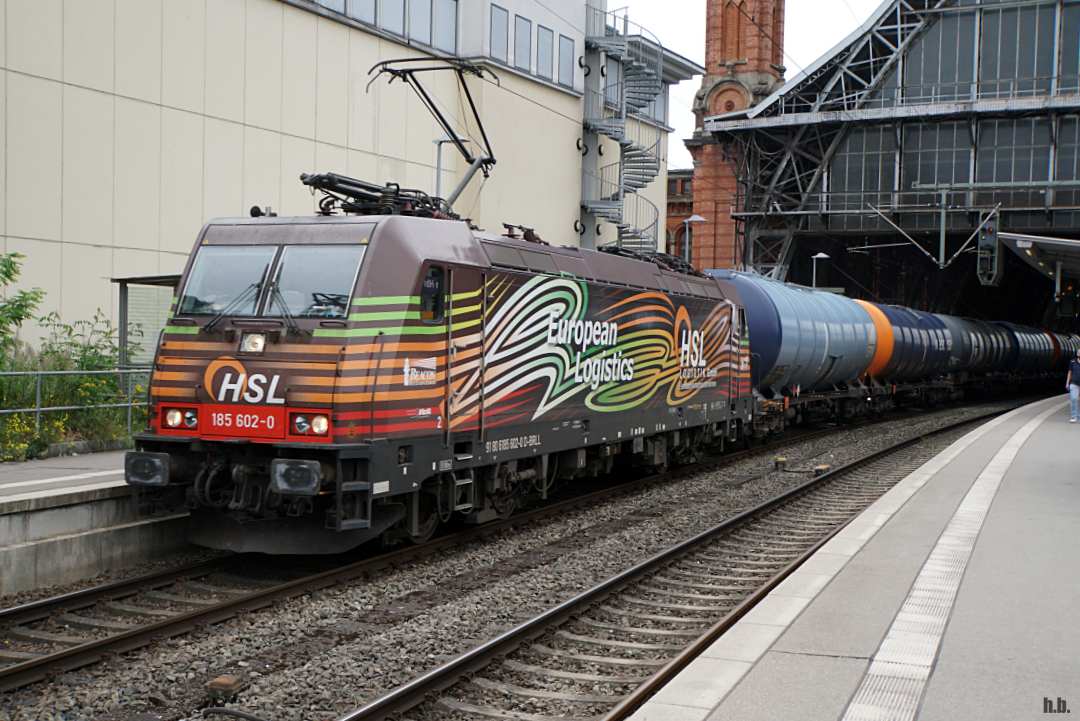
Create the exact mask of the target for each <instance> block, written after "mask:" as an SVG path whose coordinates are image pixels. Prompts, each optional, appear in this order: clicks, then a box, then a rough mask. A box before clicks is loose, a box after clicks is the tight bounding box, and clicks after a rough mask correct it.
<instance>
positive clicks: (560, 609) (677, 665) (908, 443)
mask: <svg viewBox="0 0 1080 721" xmlns="http://www.w3.org/2000/svg"><path fill="white" fill-rule="evenodd" d="M1002 412H1003V411H993V412H990V413H986V414H981V415H979V416H976V417H973V418H967V419H964V420H962V421H959V422H956V423H950V424H947V425H945V426H943V427H938V428H934V429H932V430H928V431H924V432H921V433H917V434H916V435H914V436H912V437H910V438H907V439H905V440H903V441H901V442H899V443H895V444H892V445H890V446H888V447H887V448H883V449H881V450H878V451H875V452H872V453H870V454H868V455H866V456H863V457H861V458H858V459H856V460H854V461H852V462H850V463H847V464H845V465H844V466H841V467H838V468H836V469H833V470H831V471H829V472H827V473H824V474H822V475H820V476H817V477H815V478H813V479H811V480H809V481H807V482H805V483H802V484H800V485H798V486H796V487H794V488H791V489H789V490H787V491H785V492H783V493H781V494H779V495H777V496H775V497H773V498H771V499H769V500H767V501H765V502H764V503H762V504H760V505H757V506H755V507H753V508H750V509H747V510H745V511H743V512H741V513H739V514H737V515H735V516H733V517H731V518H728V519H726V520H724V521H722V522H720V523H719V524H717V525H716V526H714V527H712V528H710V529H707V530H705V531H703V532H701V533H698V534H697V535H695V536H693V537H692V538H689V539H687V540H685V541H682V542H680V543H677V544H675V545H673V546H671V547H669V548H668V549H666V550H663V551H660V552H659V553H657V554H655V555H653V556H651V557H650V558H648V559H645V560H643V561H642V562H640V563H639V564H637V565H636V566H634V567H633V568H630V569H626V570H624V571H622V572H620V573H618V574H616V575H614V576H612V577H610V578H608V579H606V580H604V581H602V582H600V583H599V584H597V585H596V586H593V587H592V588H590V589H588V590H586V591H584V592H582V593H580V594H579V595H577V596H575V597H573V598H571V599H569V600H567V601H564V602H562V603H560V604H559V605H557V606H554V607H552V608H549V609H548V610H546V611H544V612H542V613H540V614H539V615H537V616H535V617H534V618H532V619H530V620H528V621H525V622H524V623H522V624H520V625H518V626H516V627H514V628H512V629H510V630H509V631H506V632H504V633H503V634H501V635H499V636H497V637H495V638H493V639H491V640H489V641H487V642H485V643H483V644H481V645H479V646H477V647H475V648H473V649H472V650H470V651H467V652H465V653H463V654H461V655H459V656H457V657H455V658H453V659H451V660H449V661H447V662H446V663H444V664H443V665H441V666H439V667H438V668H435V669H433V670H430V671H427V672H426V673H424V674H422V675H420V676H418V677H417V678H415V679H413V680H412V681H410V682H408V683H406V684H404V685H402V686H399V687H397V688H395V689H393V690H392V691H390V692H388V693H386V694H384V695H382V696H380V697H378V698H376V699H374V700H372V701H370V702H369V703H367V704H366V705H365V706H363V707H361V708H359V709H356V710H354V711H351V712H349V713H347V714H345V715H343V716H341V717H340V718H339V719H338V721H377V720H381V719H385V718H388V717H390V716H391V715H393V714H395V713H403V712H406V711H409V710H411V709H413V708H414V707H416V706H418V705H419V704H421V703H423V702H424V701H426V700H428V699H432V698H433V695H434V694H436V693H438V692H441V691H444V690H446V689H449V688H450V687H451V686H453V685H454V684H456V683H457V682H458V681H460V680H461V679H462V678H466V677H469V676H470V675H472V674H475V673H476V672H478V671H479V670H480V669H483V668H485V667H486V666H488V665H489V664H491V663H493V662H494V661H495V660H496V659H500V658H503V657H505V656H506V655H508V654H510V653H511V652H513V651H514V650H515V649H518V648H519V647H521V646H522V645H523V644H526V643H528V642H530V641H532V640H535V639H537V638H539V637H540V636H541V635H542V634H543V633H545V632H547V631H549V630H551V629H553V628H555V627H558V626H560V625H562V624H564V623H566V622H567V621H568V620H570V619H572V618H575V617H577V616H579V615H580V614H581V613H582V612H583V611H584V610H586V609H587V608H591V607H593V606H595V605H596V604H598V603H599V602H601V601H603V600H605V599H608V598H609V597H611V596H613V594H615V593H616V592H617V591H619V590H620V589H623V588H626V587H628V586H629V584H632V583H636V582H638V581H639V580H640V579H642V578H645V577H648V576H649V575H650V574H653V573H655V572H657V571H658V570H659V569H662V568H665V567H666V566H668V565H669V564H671V563H672V561H674V560H675V559H678V558H680V557H682V556H684V555H685V554H687V553H688V552H690V551H692V550H693V549H695V548H699V547H701V546H703V545H704V544H705V543H706V542H711V541H713V540H714V539H717V538H719V537H721V536H722V534H726V533H729V532H731V531H732V530H734V529H739V528H743V527H745V526H746V525H747V524H749V523H751V522H753V521H754V520H755V519H757V518H759V517H762V516H764V515H766V514H767V513H769V512H771V511H773V510H775V509H779V508H782V507H784V506H785V504H788V503H791V502H792V501H796V500H798V499H800V498H804V497H807V495H808V494H810V493H813V492H816V491H818V490H819V489H822V488H827V487H828V484H831V483H833V482H835V481H837V480H840V479H843V478H845V477H846V476H848V475H850V474H852V473H853V472H855V471H857V470H860V469H862V468H864V467H869V466H870V464H872V463H874V462H878V461H880V460H882V459H885V458H887V457H889V456H890V455H892V454H895V453H898V452H900V451H903V450H906V449H908V448H911V447H912V446H914V445H916V444H918V443H920V442H921V441H923V440H925V439H928V438H930V437H932V436H936V435H940V434H942V433H946V432H949V431H953V430H957V429H959V428H962V427H964V426H967V425H970V424H973V423H977V422H980V421H986V420H989V419H990V418H993V417H995V416H997V415H1000V414H1001V413H1002ZM905 475H906V474H905ZM896 480H897V481H898V480H900V479H899V478H897V479H896ZM881 492H884V489H882V491H881ZM869 503H870V501H867V503H866V505H869ZM858 510H861V508H860V509H858ZM858 510H856V511H855V512H853V513H852V514H851V515H850V516H849V517H846V518H845V519H843V520H841V521H838V522H837V523H836V524H835V527H834V528H832V529H831V530H830V531H828V532H827V533H825V534H823V535H822V536H821V537H819V538H816V539H814V540H813V541H812V542H808V543H807V546H808V548H806V549H805V550H804V552H802V553H801V554H800V555H799V556H798V557H797V558H795V559H794V560H793V561H792V562H790V563H789V564H787V565H786V566H784V567H783V568H780V569H779V570H778V571H777V572H776V573H774V574H773V575H772V576H771V578H769V579H768V580H767V581H766V582H765V583H764V584H761V585H760V587H759V588H757V589H755V590H754V591H752V592H750V593H749V594H748V596H747V598H746V599H744V600H743V602H741V603H740V604H739V605H738V606H737V607H735V608H734V609H733V610H732V611H731V612H729V613H728V614H726V615H725V617H724V618H722V619H720V620H719V621H718V622H716V623H714V624H713V625H712V626H710V627H709V629H708V630H707V631H706V632H705V634H704V635H702V636H700V637H698V638H697V639H696V640H695V641H693V642H692V643H691V644H690V645H689V646H688V647H686V648H684V649H683V650H682V651H681V652H680V653H679V654H678V655H677V656H675V657H674V658H672V659H671V660H670V661H668V662H667V663H665V664H664V665H663V666H662V667H661V668H659V669H658V670H657V671H656V672H655V673H654V674H652V675H651V676H649V677H648V678H646V679H645V680H644V682H643V683H642V684H641V685H639V686H638V687H637V689H636V690H635V691H634V692H632V693H631V694H630V695H629V696H627V697H623V698H621V699H615V698H613V699H612V701H613V702H616V701H617V703H615V704H614V706H613V708H611V710H610V711H609V712H608V713H607V714H606V715H604V716H603V721H623V720H624V719H627V718H629V716H630V715H631V714H632V713H633V712H634V711H635V710H636V709H637V707H639V706H640V705H641V704H642V703H643V702H644V701H645V700H646V699H647V698H648V697H649V696H651V695H652V694H653V693H654V692H655V691H656V690H657V689H658V688H659V687H660V686H662V685H663V684H664V683H666V682H667V681H669V680H670V679H671V678H672V677H674V675H675V674H677V673H678V671H680V670H681V669H682V668H684V667H685V666H686V665H687V664H688V663H689V662H690V661H691V660H692V659H693V658H694V657H696V656H697V655H698V654H700V652H701V651H702V650H704V648H706V647H707V646H708V645H709V644H710V643H712V641H713V640H715V639H716V638H717V637H719V636H720V635H721V634H722V633H723V632H724V631H725V630H727V628H729V627H730V626H731V625H732V624H733V623H734V621H735V620H737V619H738V618H740V617H741V616H742V615H744V614H745V613H746V612H748V611H749V609H750V608H752V607H753V606H754V605H755V604H756V603H757V602H758V601H760V600H761V599H762V598H764V597H765V596H766V595H767V593H768V591H769V590H771V589H772V588H775V586H776V585H778V584H779V583H780V582H781V581H782V580H783V579H784V578H786V577H787V576H788V575H789V574H790V573H791V572H792V571H794V570H795V569H796V568H797V567H798V566H799V565H800V564H801V563H802V562H804V561H805V560H807V559H808V558H809V557H810V556H811V555H812V554H813V552H814V551H815V550H817V549H818V548H820V547H821V546H822V545H823V544H824V543H825V542H827V541H828V539H829V538H831V537H832V535H833V534H835V533H836V532H837V531H839V530H840V529H841V528H842V527H843V526H844V525H845V524H846V523H847V522H848V520H850V518H853V517H854V516H856V515H858ZM621 668H623V667H622V666H620V669H621ZM485 715H491V714H489V713H485ZM505 717H509V714H507V715H506V716H505ZM536 717H539V716H536ZM593 718H599V717H597V716H595V715H594V716H593Z"/></svg>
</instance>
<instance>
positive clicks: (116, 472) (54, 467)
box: [0, 451, 187, 605]
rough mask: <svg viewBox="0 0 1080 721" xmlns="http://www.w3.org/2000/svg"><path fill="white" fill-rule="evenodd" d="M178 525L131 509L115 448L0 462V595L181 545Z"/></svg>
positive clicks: (181, 519) (176, 516) (179, 516)
mask: <svg viewBox="0 0 1080 721" xmlns="http://www.w3.org/2000/svg"><path fill="white" fill-rule="evenodd" d="M186 523H187V514H186V513H173V514H163V515H158V516H152V517H146V516H144V515H142V514H140V513H139V509H138V508H137V507H136V503H135V499H134V496H133V494H132V491H131V488H130V487H129V486H128V485H127V484H126V483H124V453H123V452H122V451H119V452H108V453H88V454H85V455H80V456H62V457H59V458H49V459H45V460H35V461H26V462H24V463H4V464H0V596H3V595H6V594H10V593H17V592H21V591H29V590H33V589H38V588H43V587H46V586H52V585H56V584H61V583H68V582H71V581H78V580H82V579H85V578H89V577H92V576H95V575H97V574H99V573H102V572H105V571H109V570H114V569H118V568H123V567H126V566H130V565H133V564H136V563H140V562H142V561H147V560H152V559H154V558H157V557H159V556H161V555H164V554H167V553H171V552H174V551H177V550H180V549H183V548H185V547H186V546H187V541H186V538H187V525H186ZM0 605H3V604H0Z"/></svg>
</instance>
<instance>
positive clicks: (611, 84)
mask: <svg viewBox="0 0 1080 721" xmlns="http://www.w3.org/2000/svg"><path fill="white" fill-rule="evenodd" d="M605 68H606V71H605V77H604V80H603V83H604V99H605V100H606V101H607V102H608V103H609V104H611V105H616V106H617V105H618V104H619V89H620V84H621V83H622V63H621V62H619V59H618V58H614V57H612V56H610V55H609V56H608V58H607V64H606V65H605Z"/></svg>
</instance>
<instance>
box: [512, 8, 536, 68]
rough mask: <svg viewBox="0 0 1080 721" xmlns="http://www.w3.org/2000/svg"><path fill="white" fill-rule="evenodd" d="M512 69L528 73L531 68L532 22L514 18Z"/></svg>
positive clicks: (518, 17)
mask: <svg viewBox="0 0 1080 721" xmlns="http://www.w3.org/2000/svg"><path fill="white" fill-rule="evenodd" d="M514 67H516V68H518V69H520V70H524V71H525V72H528V71H529V69H530V68H531V67H532V22H531V21H529V20H526V19H525V18H523V17H521V16H520V15H515V16H514Z"/></svg>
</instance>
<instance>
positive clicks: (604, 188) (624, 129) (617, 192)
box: [582, 6, 664, 251]
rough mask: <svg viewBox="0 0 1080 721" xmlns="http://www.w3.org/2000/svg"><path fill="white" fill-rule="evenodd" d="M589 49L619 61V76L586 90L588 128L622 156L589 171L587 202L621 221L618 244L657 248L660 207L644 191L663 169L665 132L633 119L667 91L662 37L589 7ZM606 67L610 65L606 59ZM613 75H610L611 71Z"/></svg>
mask: <svg viewBox="0 0 1080 721" xmlns="http://www.w3.org/2000/svg"><path fill="white" fill-rule="evenodd" d="M588 12H589V17H588V26H587V33H586V37H585V45H586V48H587V49H591V50H596V51H598V52H599V53H600V54H601V58H613V59H615V60H616V61H617V62H618V65H619V67H620V71H619V72H618V73H617V75H618V77H614V78H613V77H609V76H608V77H605V78H604V82H602V83H601V87H600V89H599V90H597V89H595V88H587V89H586V92H585V127H586V128H587V129H588V130H591V131H593V132H596V133H598V134H600V135H604V136H606V137H608V138H611V139H612V140H614V141H615V142H616V143H618V145H619V150H620V153H619V160H618V161H616V162H614V163H610V164H607V165H604V166H602V167H601V168H600V171H599V173H598V174H593V173H586V177H585V188H584V192H583V197H582V207H584V208H585V210H586V211H588V212H590V213H592V214H593V215H595V216H596V217H597V218H598V219H601V220H604V221H607V222H609V223H612V224H613V225H615V227H616V228H617V229H618V245H620V246H621V247H624V248H628V249H631V250H638V251H654V250H656V248H657V241H658V235H659V222H660V211H659V209H657V207H656V206H655V205H653V203H651V202H650V201H649V200H648V199H647V198H645V197H644V196H642V195H639V194H638V191H639V190H641V189H643V188H645V187H646V186H647V185H649V184H650V183H651V182H652V181H653V180H654V179H655V178H656V177H657V176H658V175H659V174H660V169H661V165H660V163H661V159H660V153H661V148H662V146H661V142H662V140H663V131H662V130H661V129H659V128H657V127H655V126H654V125H652V124H650V123H645V122H632V123H631V122H628V118H630V117H631V116H632V115H633V114H634V113H637V112H639V111H641V110H643V109H644V108H646V107H647V106H648V105H649V104H650V103H651V102H653V101H654V100H656V99H657V98H659V97H660V95H661V93H662V92H663V89H664V85H663V70H664V55H663V48H662V46H661V44H660V41H659V40H657V39H656V38H655V37H654V36H653V35H652V34H651V33H649V32H648V31H647V30H645V29H644V28H641V27H640V26H637V25H635V24H633V23H631V22H629V21H628V20H627V19H626V17H625V16H619V15H617V14H616V13H613V12H607V11H603V10H600V9H599V8H594V7H591V6H590V7H589V8H588ZM601 67H603V68H605V69H606V67H607V65H606V63H603V62H602V63H601ZM608 75H610V74H608Z"/></svg>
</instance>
